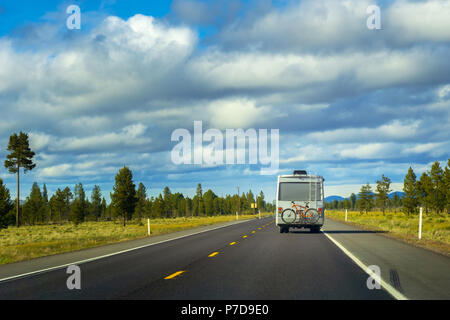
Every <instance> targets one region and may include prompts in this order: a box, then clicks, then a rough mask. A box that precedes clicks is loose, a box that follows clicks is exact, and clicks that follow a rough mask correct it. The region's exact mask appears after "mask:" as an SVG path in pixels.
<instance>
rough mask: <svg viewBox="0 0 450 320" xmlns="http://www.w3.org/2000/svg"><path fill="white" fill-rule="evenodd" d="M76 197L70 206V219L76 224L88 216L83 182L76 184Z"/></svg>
mask: <svg viewBox="0 0 450 320" xmlns="http://www.w3.org/2000/svg"><path fill="white" fill-rule="evenodd" d="M74 193H75V198H74V200H73V203H72V206H71V208H70V220H71V221H72V222H73V223H75V224H76V225H78V224H80V223H82V222H83V221H84V219H85V217H86V211H87V210H86V209H87V204H86V193H85V192H84V188H83V184H81V183H79V184H77V185H76V186H75V191H74Z"/></svg>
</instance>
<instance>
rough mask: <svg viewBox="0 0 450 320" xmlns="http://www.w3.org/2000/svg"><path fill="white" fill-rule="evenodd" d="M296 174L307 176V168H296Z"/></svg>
mask: <svg viewBox="0 0 450 320" xmlns="http://www.w3.org/2000/svg"><path fill="white" fill-rule="evenodd" d="M294 175H301V176H306V175H307V173H306V170H294Z"/></svg>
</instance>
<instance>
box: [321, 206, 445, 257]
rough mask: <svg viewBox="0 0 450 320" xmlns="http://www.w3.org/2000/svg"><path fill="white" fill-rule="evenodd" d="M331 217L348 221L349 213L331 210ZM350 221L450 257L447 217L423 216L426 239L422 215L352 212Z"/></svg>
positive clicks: (329, 214) (350, 212)
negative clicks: (419, 237)
mask: <svg viewBox="0 0 450 320" xmlns="http://www.w3.org/2000/svg"><path fill="white" fill-rule="evenodd" d="M326 214H327V216H328V217H330V218H332V219H335V220H339V221H345V211H335V210H327V211H326ZM347 218H348V222H347V223H349V224H353V225H356V226H359V227H362V228H364V229H369V230H379V231H387V234H386V235H387V236H392V237H394V238H398V239H401V240H404V241H406V242H408V243H411V244H414V245H417V246H421V247H425V248H428V249H431V250H434V251H437V252H440V253H443V254H445V255H447V256H450V217H449V216H448V215H447V214H445V215H435V214H430V215H425V214H424V215H423V218H422V220H423V223H422V239H421V240H419V239H418V231H419V215H417V214H416V215H411V216H407V215H406V214H404V213H403V212H396V213H394V212H386V214H385V215H384V216H383V213H382V212H381V211H375V212H369V213H368V214H367V215H366V214H361V213H359V212H355V211H348V216H347Z"/></svg>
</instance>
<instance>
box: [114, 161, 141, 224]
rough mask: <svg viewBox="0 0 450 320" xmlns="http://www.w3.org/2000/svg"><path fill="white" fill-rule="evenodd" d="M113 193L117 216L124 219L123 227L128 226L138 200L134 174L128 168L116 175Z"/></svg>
mask: <svg viewBox="0 0 450 320" xmlns="http://www.w3.org/2000/svg"><path fill="white" fill-rule="evenodd" d="M113 191H114V192H113V193H112V194H111V200H112V203H113V205H114V208H115V210H116V212H117V214H118V215H119V216H121V217H122V218H123V225H124V226H126V221H127V219H130V218H131V216H132V214H133V212H134V209H135V207H136V200H137V199H136V186H135V184H134V182H133V173H132V172H131V170H130V169H128V168H127V167H126V166H124V167H123V168H122V169H120V170H119V173H118V174H117V175H116V178H115V184H114V187H113Z"/></svg>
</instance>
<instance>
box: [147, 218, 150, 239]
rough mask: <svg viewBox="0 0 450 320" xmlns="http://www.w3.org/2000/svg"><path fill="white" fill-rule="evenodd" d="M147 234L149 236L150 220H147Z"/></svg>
mask: <svg viewBox="0 0 450 320" xmlns="http://www.w3.org/2000/svg"><path fill="white" fill-rule="evenodd" d="M147 232H148V235H149V236H150V218H149V219H147Z"/></svg>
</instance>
